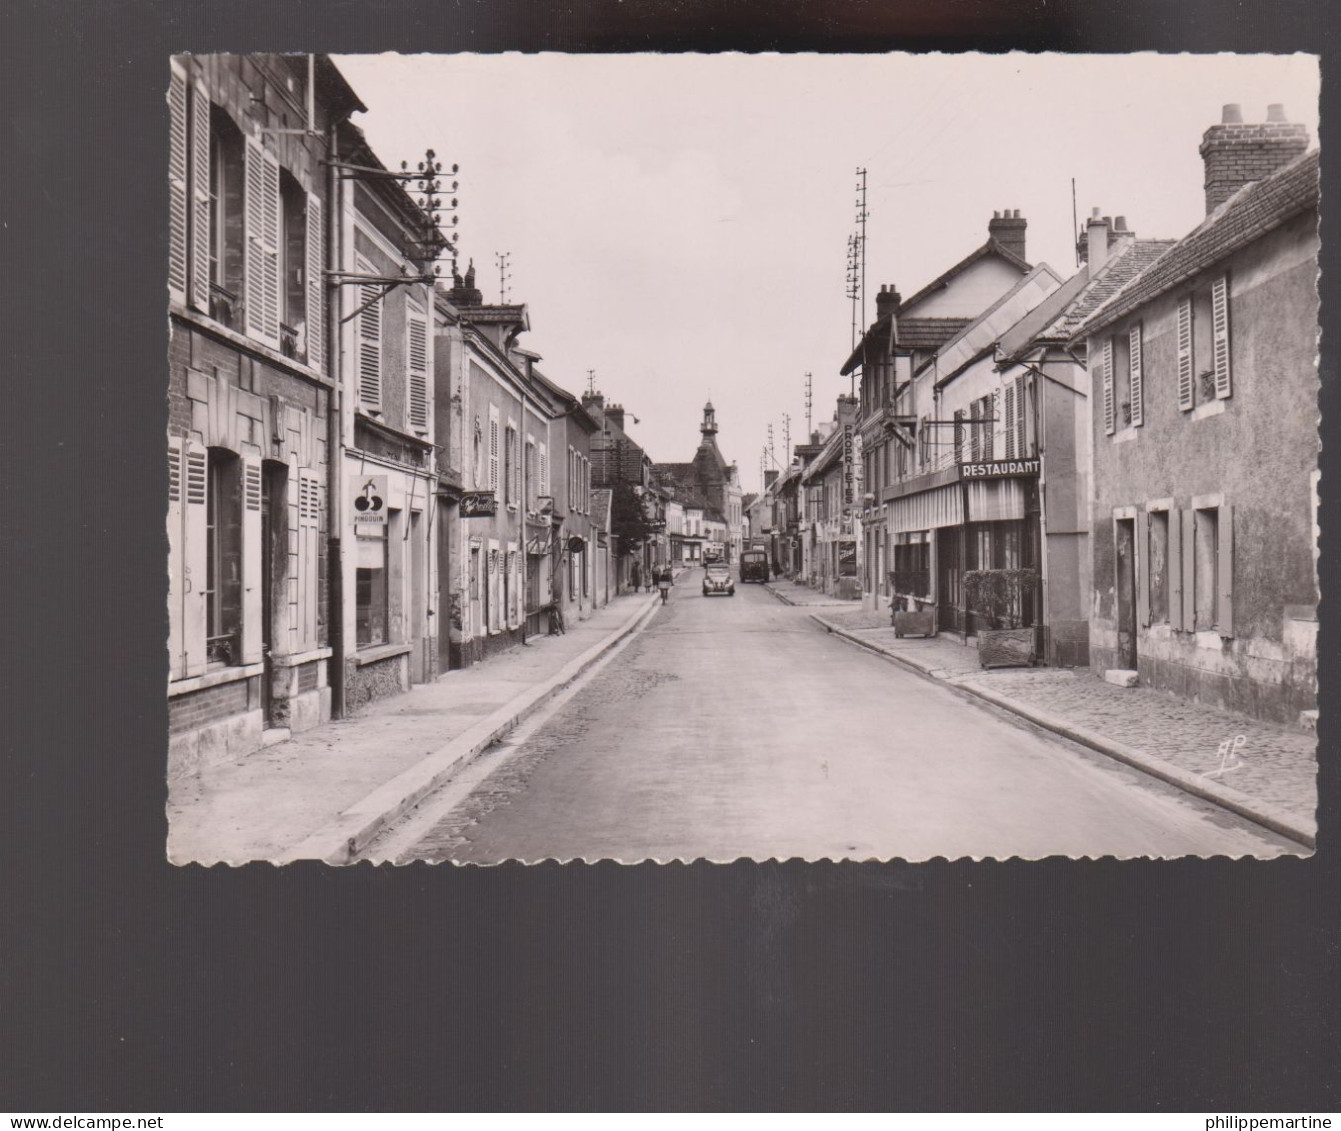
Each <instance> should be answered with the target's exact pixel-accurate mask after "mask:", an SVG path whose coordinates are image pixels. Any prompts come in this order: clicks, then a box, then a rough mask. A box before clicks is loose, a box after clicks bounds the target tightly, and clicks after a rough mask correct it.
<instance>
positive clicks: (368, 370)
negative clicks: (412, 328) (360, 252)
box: [358, 256, 382, 412]
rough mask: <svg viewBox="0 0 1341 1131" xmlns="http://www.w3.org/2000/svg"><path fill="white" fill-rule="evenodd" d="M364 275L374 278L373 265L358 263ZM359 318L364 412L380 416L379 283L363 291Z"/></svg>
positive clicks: (361, 260) (359, 354) (361, 390)
mask: <svg viewBox="0 0 1341 1131" xmlns="http://www.w3.org/2000/svg"><path fill="white" fill-rule="evenodd" d="M358 272H359V274H360V275H372V274H375V272H374V271H373V265H372V264H371V263H369V262H368V260H366V259H364V258H362V257H361V256H360V257H359V259H358ZM358 301H359V305H360V306H362V307H363V309H362V311H360V313H359V317H358V338H359V348H358V364H359V401H360V403H361V404H362V405H363V407H364V408H367V409H370V410H371V411H374V412H377V411H380V410H381V407H382V288H381V287H380V286H379V285H378V284H377V283H364V284H363V285H362V286H360V287H359V292H358Z"/></svg>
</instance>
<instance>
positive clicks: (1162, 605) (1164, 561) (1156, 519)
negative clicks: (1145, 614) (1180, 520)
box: [1146, 511, 1169, 624]
mask: <svg viewBox="0 0 1341 1131" xmlns="http://www.w3.org/2000/svg"><path fill="white" fill-rule="evenodd" d="M1146 576H1147V577H1148V578H1149V585H1150V623H1151V624H1168V623H1169V512H1168V511H1151V512H1150V551H1149V561H1147V562H1146Z"/></svg>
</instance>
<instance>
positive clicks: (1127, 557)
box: [1115, 518, 1136, 671]
mask: <svg viewBox="0 0 1341 1131" xmlns="http://www.w3.org/2000/svg"><path fill="white" fill-rule="evenodd" d="M1115 526H1116V539H1117V666H1118V667H1119V668H1125V669H1127V670H1128V671H1135V670H1136V521H1135V520H1134V519H1130V518H1120V519H1118V520H1117V521H1116V524H1115Z"/></svg>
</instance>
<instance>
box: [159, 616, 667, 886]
mask: <svg viewBox="0 0 1341 1131" xmlns="http://www.w3.org/2000/svg"><path fill="white" fill-rule="evenodd" d="M660 603H661V602H660V598H659V597H658V596H657V595H656V594H655V593H653V594H647V593H639V594H636V595H628V596H623V597H617V598H615V599H614V600H613V601H611V602H610V604H609V605H607V606H606V607H605V608H603V609H598V610H597V611H596V612H595V613H593V614H592V616H591V617H589V618H588V619H587V620H584V621H577V622H575V623H573V624H570V625H569V626H568V631H567V632H566V633H565V634H564V635H562V636H539V637H535V638H533V639H532V640H531V641H530V642H529V643H528V644H527V645H526V646H524V647H523V646H520V645H519V646H517V647H515V648H513V649H511V650H509V651H507V652H504V653H501V654H499V655H497V656H493V657H490V658H489V659H488V660H485V661H484V662H482V663H479V664H476V665H474V666H473V667H469V668H465V669H463V670H461V671H453V672H449V673H447V674H446V675H443V676H442V677H440V678H439V679H438V680H437V681H436V682H434V683H430V684H422V685H419V686H417V687H415V688H413V689H412V690H410V691H408V692H406V693H405V694H402V695H397V696H393V697H392V698H389V699H384V700H380V701H379V702H377V703H375V704H373V705H372V706H370V707H369V708H368V709H367V710H366V711H364V712H363V713H362V714H360V715H359V716H357V717H356V718H353V719H348V720H342V721H339V722H332V723H328V724H325V725H323V726H320V727H315V728H313V729H312V730H309V731H304V732H302V733H301V734H298V735H295V736H294V737H293V738H291V739H289V740H288V741H287V742H282V743H279V744H278V745H276V746H271V747H268V748H266V749H264V750H258V751H255V752H254V753H251V754H249V755H247V756H246V757H245V758H244V759H243V760H241V761H239V762H231V763H225V764H222V765H218V766H210V767H207V768H206V769H205V770H203V771H202V772H201V773H200V774H198V775H194V776H191V777H189V778H184V779H181V780H179V781H175V782H173V783H171V786H170V790H169V797H168V820H169V832H168V859H169V860H171V861H172V862H173V863H179V864H184V863H189V862H198V863H202V864H215V863H219V862H221V861H222V862H225V863H231V864H242V863H245V862H247V861H250V860H271V861H287V860H302V859H320V860H327V861H329V862H331V863H344V862H346V861H348V860H349V859H350V858H351V857H352V855H353V854H354V853H356V852H357V851H358V850H359V849H360V848H361V847H362V846H363V845H365V844H367V843H368V841H369V840H370V839H371V838H372V837H373V836H375V835H376V833H377V832H378V831H379V830H380V829H381V828H383V827H384V826H385V825H386V824H388V823H390V822H391V821H394V820H396V819H397V818H398V817H400V816H401V815H402V814H404V813H406V812H408V811H409V810H410V809H411V808H413V807H414V805H415V804H417V803H418V802H419V801H420V800H421V799H422V798H423V797H424V796H426V795H427V794H428V793H429V792H430V791H431V790H433V789H435V788H436V787H437V786H439V785H441V784H442V783H443V782H444V781H446V780H447V779H448V778H450V777H451V776H452V775H453V774H454V773H455V772H457V771H458V770H459V769H460V768H461V767H462V766H464V765H465V764H466V763H467V762H469V761H470V760H471V759H472V758H474V757H475V756H476V755H477V754H478V753H480V751H482V750H484V749H486V748H487V747H488V746H490V745H491V744H492V743H493V742H495V741H497V740H498V739H499V738H500V737H502V736H503V735H504V734H506V733H507V732H508V731H510V730H512V729H513V728H514V727H515V726H516V725H517V724H518V723H519V722H520V721H521V720H522V719H523V718H524V717H526V716H527V715H528V714H530V713H531V712H532V711H534V710H535V709H537V708H538V707H539V706H541V705H542V704H543V703H545V702H546V701H547V700H549V699H550V698H552V697H553V696H554V695H555V694H557V693H558V692H559V691H560V690H562V689H563V687H565V686H566V685H567V684H569V683H571V682H572V681H573V680H574V679H576V678H577V677H578V676H579V675H580V674H581V673H582V672H583V671H585V670H586V669H587V668H588V667H590V666H591V665H592V664H594V663H595V662H596V661H597V660H598V659H599V658H600V657H601V656H602V655H604V654H605V653H606V652H608V651H609V650H610V649H611V648H613V647H614V646H615V645H616V644H617V643H618V642H619V641H620V640H622V639H623V638H624V637H625V636H627V635H629V634H630V633H631V632H634V631H636V630H637V628H638V627H640V626H641V624H642V623H643V621H644V620H645V619H646V618H648V617H650V616H652V615H654V610H655V609H656V608H657V607H658V606H659V605H660Z"/></svg>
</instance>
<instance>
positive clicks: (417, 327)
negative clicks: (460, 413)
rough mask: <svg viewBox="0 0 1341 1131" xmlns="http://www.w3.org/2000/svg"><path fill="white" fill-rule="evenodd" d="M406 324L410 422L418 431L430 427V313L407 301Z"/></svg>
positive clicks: (424, 430)
mask: <svg viewBox="0 0 1341 1131" xmlns="http://www.w3.org/2000/svg"><path fill="white" fill-rule="evenodd" d="M405 328H406V336H407V338H408V342H407V346H406V357H407V358H408V359H409V365H408V370H409V399H408V401H407V403H408V405H409V422H410V427H411V428H413V429H414V430H415V431H416V432H427V431H428V365H429V356H428V315H427V314H426V313H425V312H424V308H423V307H422V306H419V305H418V304H416V303H414V302H409V303H407V304H406V313H405Z"/></svg>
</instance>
